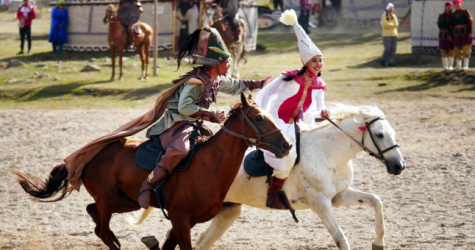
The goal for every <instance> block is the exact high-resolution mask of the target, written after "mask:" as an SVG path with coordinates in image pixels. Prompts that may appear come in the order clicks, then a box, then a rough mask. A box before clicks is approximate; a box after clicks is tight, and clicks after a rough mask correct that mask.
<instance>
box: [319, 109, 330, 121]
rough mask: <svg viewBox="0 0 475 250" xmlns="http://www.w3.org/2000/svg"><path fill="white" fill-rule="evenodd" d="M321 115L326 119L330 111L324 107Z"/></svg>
mask: <svg viewBox="0 0 475 250" xmlns="http://www.w3.org/2000/svg"><path fill="white" fill-rule="evenodd" d="M321 116H322V119H326V118H327V117H330V111H328V110H326V109H324V110H322V113H321Z"/></svg>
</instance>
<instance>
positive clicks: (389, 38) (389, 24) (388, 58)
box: [381, 3, 399, 67]
mask: <svg viewBox="0 0 475 250" xmlns="http://www.w3.org/2000/svg"><path fill="white" fill-rule="evenodd" d="M393 12H394V5H393V4H392V3H389V4H388V5H387V6H386V11H385V12H384V13H383V16H381V27H382V33H383V45H384V52H383V56H382V57H381V65H382V66H383V67H385V66H386V65H389V66H396V64H395V60H396V46H397V28H398V26H399V22H398V21H397V17H396V15H395V14H394V13H393Z"/></svg>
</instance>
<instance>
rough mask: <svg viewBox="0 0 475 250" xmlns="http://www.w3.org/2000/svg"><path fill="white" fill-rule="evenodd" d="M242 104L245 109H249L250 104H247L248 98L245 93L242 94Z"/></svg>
mask: <svg viewBox="0 0 475 250" xmlns="http://www.w3.org/2000/svg"><path fill="white" fill-rule="evenodd" d="M241 103H242V106H243V107H248V106H249V103H248V102H247V99H246V96H245V95H244V92H241Z"/></svg>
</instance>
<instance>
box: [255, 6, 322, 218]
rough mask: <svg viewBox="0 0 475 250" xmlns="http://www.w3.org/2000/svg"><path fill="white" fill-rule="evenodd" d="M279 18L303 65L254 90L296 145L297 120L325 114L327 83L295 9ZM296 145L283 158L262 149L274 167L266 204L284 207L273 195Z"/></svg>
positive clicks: (315, 49) (319, 55) (290, 164)
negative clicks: (291, 34)
mask: <svg viewBox="0 0 475 250" xmlns="http://www.w3.org/2000/svg"><path fill="white" fill-rule="evenodd" d="M280 21H281V22H282V23H284V24H286V25H292V26H293V28H294V33H295V35H296V36H297V43H298V47H299V51H300V59H301V61H302V64H303V67H302V68H301V69H294V70H289V71H285V72H283V73H282V75H280V77H278V78H276V79H275V80H274V81H272V82H271V83H270V84H269V85H267V86H266V87H264V88H263V89H262V90H260V91H259V93H257V103H258V104H259V106H260V107H261V108H263V109H265V110H267V111H268V112H269V113H270V114H271V115H272V117H273V118H274V120H275V123H276V125H277V126H278V127H279V128H280V129H281V130H282V132H283V133H284V134H285V136H286V137H287V138H290V139H291V140H292V143H293V144H294V145H296V135H295V130H296V123H297V122H302V121H304V120H305V122H311V121H313V120H315V119H316V118H317V119H322V118H325V117H327V116H328V115H329V112H328V111H327V110H326V109H325V104H324V95H325V90H326V89H327V85H326V84H325V82H324V81H323V79H322V78H321V71H320V70H321V69H322V67H323V55H322V52H321V51H320V50H319V49H318V47H317V46H315V44H314V43H313V42H312V40H310V38H309V37H308V35H307V34H306V33H305V31H304V30H303V28H302V27H301V26H300V25H299V24H298V22H297V15H296V14H295V11H294V10H286V11H285V12H284V14H283V15H282V16H281V18H280ZM296 148H297V147H292V148H291V149H290V153H289V155H288V156H286V157H284V158H277V157H276V156H275V154H273V153H271V152H269V151H266V150H263V151H264V160H265V162H266V163H267V164H269V165H270V166H271V167H272V168H274V172H273V174H272V178H271V181H270V186H269V190H268V191H267V201H266V206H267V207H270V208H274V209H286V208H285V206H284V205H283V204H282V203H281V201H280V200H279V199H278V198H277V197H278V195H277V194H278V192H279V191H280V190H281V189H282V186H283V185H284V183H285V180H286V179H287V177H289V174H290V171H291V170H292V167H293V166H294V165H295V160H296V158H297V149H296Z"/></svg>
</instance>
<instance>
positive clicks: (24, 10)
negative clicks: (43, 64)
mask: <svg viewBox="0 0 475 250" xmlns="http://www.w3.org/2000/svg"><path fill="white" fill-rule="evenodd" d="M16 18H17V19H18V20H20V41H21V45H20V49H21V50H20V52H18V54H19V55H20V54H23V48H24V45H25V37H26V39H27V41H28V54H30V51H31V23H32V22H33V19H35V18H36V12H35V7H34V6H33V5H31V4H30V3H29V2H28V0H23V4H22V5H20V7H19V8H18V11H17V13H16Z"/></svg>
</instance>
